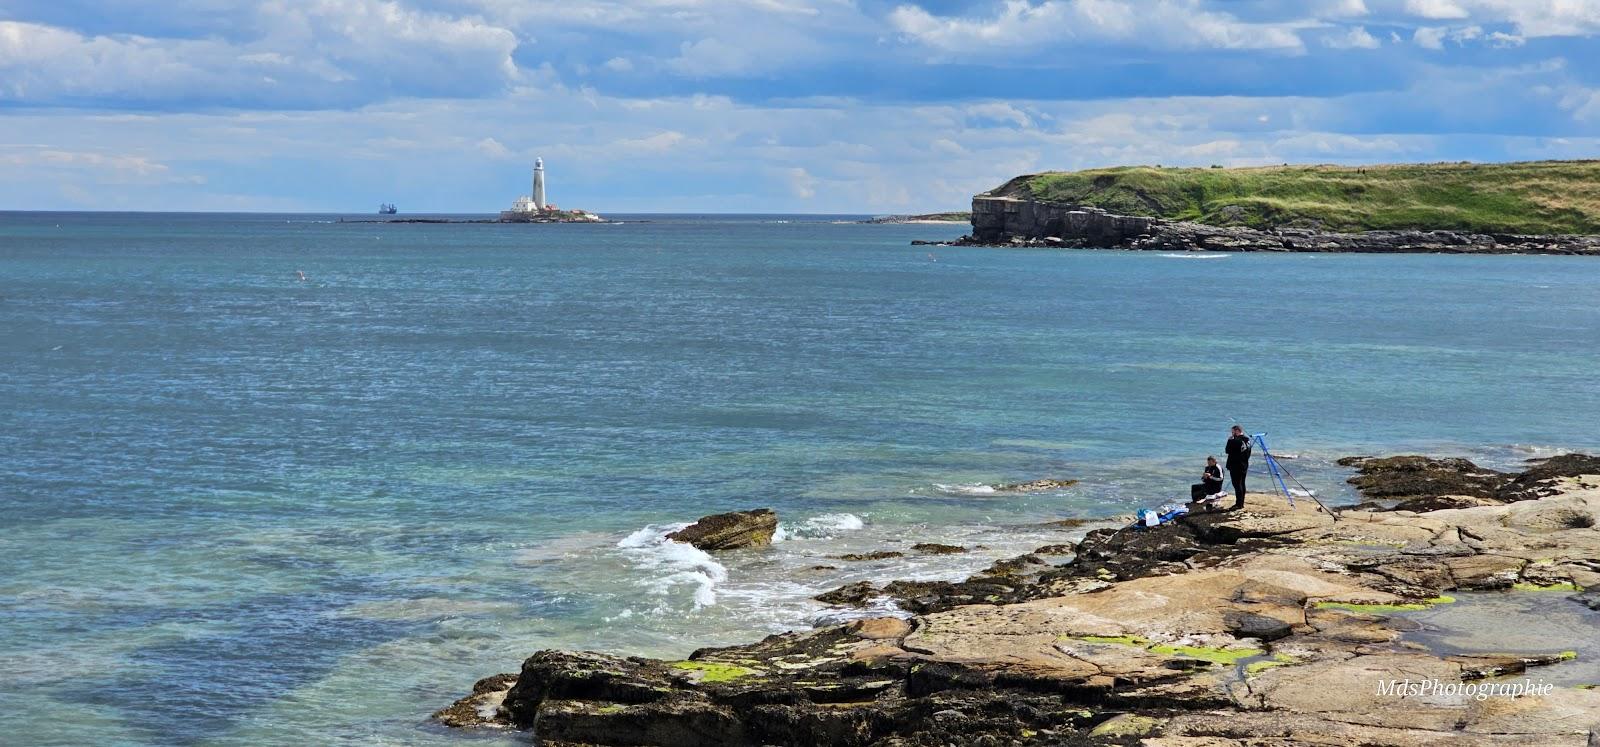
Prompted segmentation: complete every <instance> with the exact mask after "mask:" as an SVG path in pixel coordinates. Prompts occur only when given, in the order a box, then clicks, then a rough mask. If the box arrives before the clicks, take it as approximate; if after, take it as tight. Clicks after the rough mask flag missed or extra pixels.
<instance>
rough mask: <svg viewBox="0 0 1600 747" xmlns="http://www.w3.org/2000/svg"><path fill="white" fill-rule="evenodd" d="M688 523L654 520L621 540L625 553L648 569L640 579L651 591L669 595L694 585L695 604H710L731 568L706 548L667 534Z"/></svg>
mask: <svg viewBox="0 0 1600 747" xmlns="http://www.w3.org/2000/svg"><path fill="white" fill-rule="evenodd" d="M686 526H689V524H688V523H687V522H685V523H681V524H651V525H649V526H647V527H645V528H643V529H640V530H639V531H637V532H634V533H633V534H630V535H628V536H627V537H624V538H623V539H622V540H621V541H620V542H618V543H617V547H618V548H620V549H621V550H622V554H623V555H624V556H626V557H627V558H628V560H629V561H631V562H632V563H633V564H634V566H636V567H638V568H639V569H641V570H643V571H645V572H646V574H647V577H646V578H644V579H641V580H640V581H639V585H640V586H642V587H644V588H645V589H646V590H647V591H649V592H650V593H651V594H655V595H658V596H669V595H671V594H672V593H673V591H674V590H676V589H678V588H680V587H685V586H687V587H690V588H691V590H692V592H691V593H692V595H693V598H694V608H695V609H700V608H702V607H710V606H712V605H714V604H716V603H717V584H720V583H722V582H724V581H727V580H728V569H727V567H726V566H724V565H722V564H721V563H718V562H717V561H716V559H715V558H713V557H711V555H709V554H707V553H706V552H705V551H704V550H701V549H700V548H697V547H695V546H694V545H690V544H688V543H684V542H675V541H673V540H669V539H667V535H669V534H671V533H673V532H676V531H678V530H679V529H682V528H684V527H686Z"/></svg>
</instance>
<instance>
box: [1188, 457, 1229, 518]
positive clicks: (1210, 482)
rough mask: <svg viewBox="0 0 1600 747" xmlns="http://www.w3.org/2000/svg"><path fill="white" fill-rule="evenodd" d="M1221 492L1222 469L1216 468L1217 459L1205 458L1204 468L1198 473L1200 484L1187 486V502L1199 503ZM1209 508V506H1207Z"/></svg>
mask: <svg viewBox="0 0 1600 747" xmlns="http://www.w3.org/2000/svg"><path fill="white" fill-rule="evenodd" d="M1221 492H1222V468H1221V467H1218V466H1217V458H1216V457H1214V456H1208V457H1206V468H1205V470H1203V471H1201V473H1200V482H1198V483H1196V484H1194V485H1190V486H1189V502H1190V503H1199V502H1200V501H1202V500H1204V499H1205V498H1206V497H1207V496H1212V495H1216V494H1218V493H1221ZM1207 507H1208V508H1209V505H1208V506H1207Z"/></svg>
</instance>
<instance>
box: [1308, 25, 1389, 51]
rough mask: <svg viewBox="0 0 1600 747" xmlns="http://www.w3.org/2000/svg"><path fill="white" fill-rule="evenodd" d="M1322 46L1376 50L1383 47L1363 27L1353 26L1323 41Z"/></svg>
mask: <svg viewBox="0 0 1600 747" xmlns="http://www.w3.org/2000/svg"><path fill="white" fill-rule="evenodd" d="M1322 43H1323V44H1326V45H1327V46H1329V47H1332V48H1334V49H1377V48H1378V47H1381V46H1383V43H1382V42H1380V41H1378V38H1377V37H1375V36H1373V35H1372V34H1370V33H1367V29H1366V27H1365V26H1355V27H1352V28H1351V29H1350V30H1349V31H1347V32H1345V33H1343V34H1338V35H1335V36H1331V37H1328V38H1327V39H1324V40H1323V42H1322Z"/></svg>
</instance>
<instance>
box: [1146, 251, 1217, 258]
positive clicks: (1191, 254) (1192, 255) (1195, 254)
mask: <svg viewBox="0 0 1600 747" xmlns="http://www.w3.org/2000/svg"><path fill="white" fill-rule="evenodd" d="M1161 256H1163V257H1171V258H1173V259H1227V258H1228V257H1231V256H1233V255H1231V254H1201V253H1199V252H1187V253H1184V254H1162V255H1161Z"/></svg>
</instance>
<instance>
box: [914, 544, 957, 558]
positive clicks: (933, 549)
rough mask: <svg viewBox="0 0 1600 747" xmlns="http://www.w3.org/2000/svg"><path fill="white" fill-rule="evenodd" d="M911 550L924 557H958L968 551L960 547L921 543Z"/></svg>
mask: <svg viewBox="0 0 1600 747" xmlns="http://www.w3.org/2000/svg"><path fill="white" fill-rule="evenodd" d="M911 549H912V550H915V551H917V552H920V553H922V554H924V555H957V554H960V553H964V552H966V551H967V548H965V547H962V546H960V545H941V544H939V543H937V542H919V543H917V544H915V545H912V546H911Z"/></svg>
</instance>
